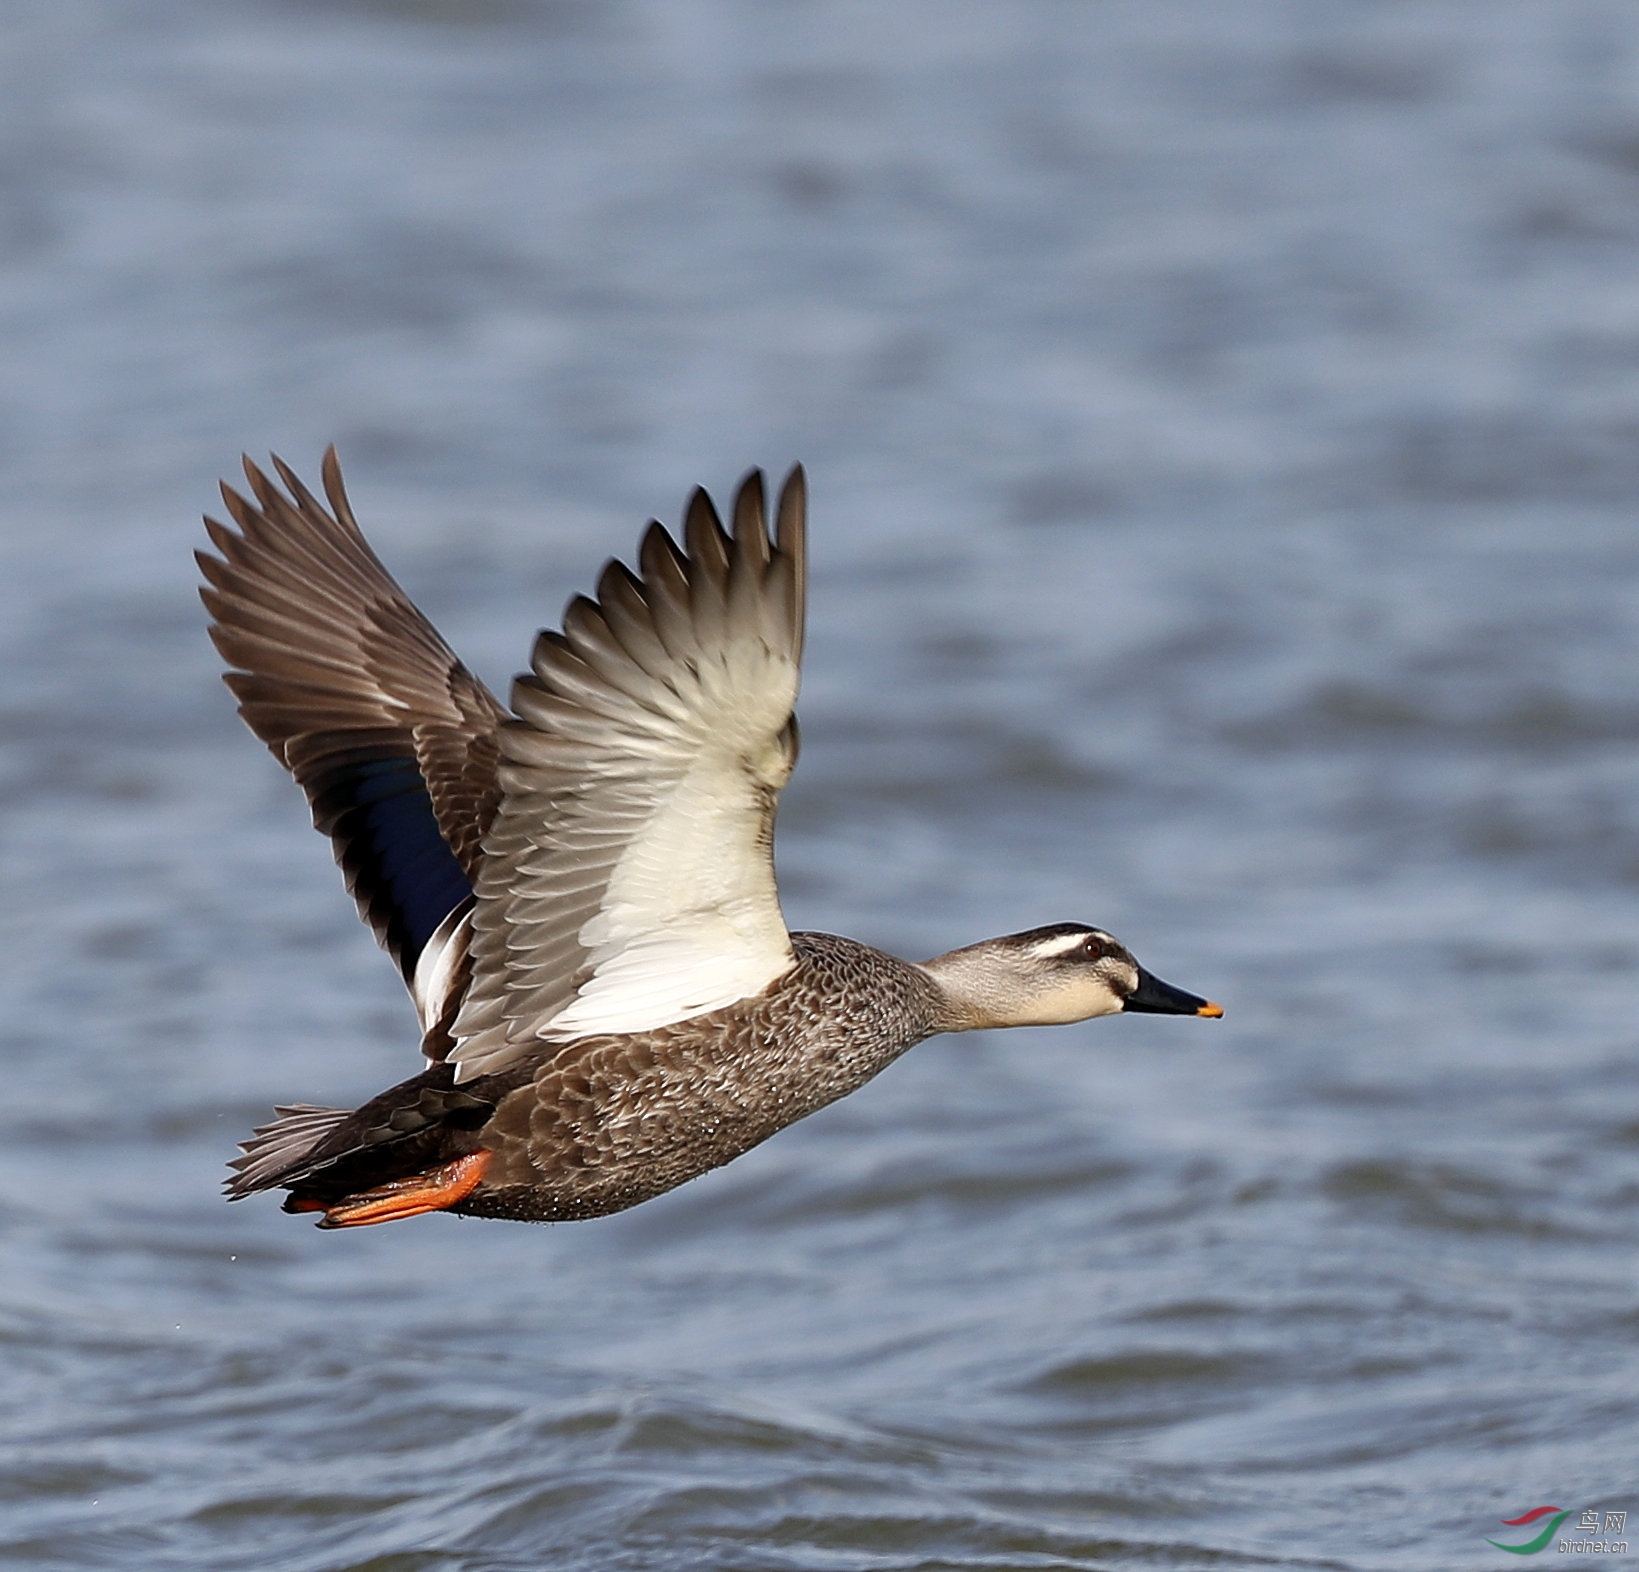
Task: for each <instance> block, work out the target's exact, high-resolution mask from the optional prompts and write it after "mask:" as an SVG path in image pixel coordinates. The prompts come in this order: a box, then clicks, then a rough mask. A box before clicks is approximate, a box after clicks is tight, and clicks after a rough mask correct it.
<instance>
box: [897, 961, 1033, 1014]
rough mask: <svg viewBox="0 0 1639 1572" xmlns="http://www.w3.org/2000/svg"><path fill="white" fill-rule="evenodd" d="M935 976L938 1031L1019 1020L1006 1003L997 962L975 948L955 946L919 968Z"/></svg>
mask: <svg viewBox="0 0 1639 1572" xmlns="http://www.w3.org/2000/svg"><path fill="white" fill-rule="evenodd" d="M917 970H918V971H920V972H922V973H924V974H925V975H926V976H928V977H929V978H931V979H932V981H933V985H934V994H935V1000H934V1012H935V1017H936V1019H937V1021H938V1024H937V1025H936V1026H935V1027H934V1028H933V1029H934V1031H936V1032H976V1031H984V1030H986V1029H988V1028H991V1027H997V1026H1011V1025H1013V1024H1015V1021H1014V1017H1013V1015H1012V1014H1011V1012H1009V1011H1007V1010H1006V1009H1005V1008H1004V1006H1005V1005H1006V1004H1007V1003H1008V1002H1009V1001H1005V1000H1004V999H1003V998H1002V997H1001V990H1000V989H999V987H998V986H997V978H996V971H995V968H994V966H990V965H987V964H986V962H985V959H984V957H983V956H982V955H981V954H979V953H976V952H975V951H974V950H952V951H950V952H949V953H948V954H946V955H936V956H934V958H933V959H932V960H931V961H923V962H922V964H921V965H920V966H919V967H918V968H917Z"/></svg>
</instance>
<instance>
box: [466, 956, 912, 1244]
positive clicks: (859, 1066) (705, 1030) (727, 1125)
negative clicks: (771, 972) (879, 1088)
mask: <svg viewBox="0 0 1639 1572" xmlns="http://www.w3.org/2000/svg"><path fill="white" fill-rule="evenodd" d="M792 948H793V949H794V950H795V952H796V955H797V964H796V966H795V967H793V968H792V970H791V971H789V972H787V973H786V974H785V975H784V976H783V977H781V978H779V979H778V980H777V981H776V982H775V984H774V985H773V986H772V987H771V988H770V989H769V991H768V992H767V993H765V994H763V995H761V996H759V997H758V998H756V999H750V1000H741V1001H740V1002H739V1003H737V1004H733V1005H730V1006H729V1007H728V1008H727V1009H723V1010H719V1011H716V1012H714V1013H713V1014H711V1015H704V1016H699V1017H697V1018H696V1019H694V1020H691V1021H682V1022H679V1023H678V1024H676V1025H674V1026H667V1027H662V1028H659V1029H657V1030H655V1031H651V1032H643V1033H638V1034H634V1035H630V1036H621V1037H587V1038H582V1039H580V1040H579V1041H577V1042H574V1043H571V1044H569V1045H567V1046H566V1047H565V1048H563V1049H562V1050H561V1051H560V1052H558V1053H557V1054H556V1055H554V1056H553V1057H552V1058H551V1059H549V1060H548V1061H546V1062H545V1063H543V1064H542V1065H541V1067H540V1068H539V1069H538V1070H537V1071H536V1073H535V1076H534V1079H533V1080H532V1081H531V1082H530V1083H528V1084H527V1085H524V1086H521V1087H519V1088H518V1089H517V1090H516V1091H514V1092H513V1093H511V1094H510V1095H509V1096H508V1097H506V1098H505V1100H504V1101H503V1102H502V1103H501V1105H500V1107H499V1108H498V1109H497V1110H496V1113H495V1116H494V1118H492V1119H491V1120H490V1122H489V1123H488V1124H487V1125H486V1126H485V1127H484V1129H483V1130H482V1131H481V1132H480V1134H479V1141H480V1144H481V1145H483V1146H484V1147H486V1148H488V1149H489V1150H491V1151H493V1152H494V1154H495V1156H494V1160H493V1162H492V1164H491V1167H490V1170H489V1172H488V1174H487V1175H486V1176H485V1180H484V1183H483V1185H482V1186H480V1188H479V1189H478V1190H476V1191H474V1192H473V1194H472V1195H471V1196H470V1197H468V1198H467V1200H466V1201H464V1202H463V1203H461V1204H460V1205H459V1206H458V1207H456V1208H455V1210H457V1211H462V1212H468V1213H472V1214H474V1215H478V1216H489V1217H514V1218H530V1219H537V1220H540V1221H552V1220H567V1219H570V1218H576V1217H595V1216H599V1215H601V1214H603V1213H606V1212H616V1211H620V1210H621V1209H623V1208H624V1207H628V1206H634V1205H636V1204H637V1203H638V1202H639V1201H645V1200H647V1199H649V1198H650V1197H651V1196H655V1195H659V1194H660V1193H661V1192H663V1191H665V1190H670V1189H672V1188H673V1187H674V1186H676V1185H679V1184H682V1183H683V1182H684V1181H685V1180H688V1179H693V1178H695V1177H696V1176H697V1175H699V1174H702V1173H705V1172H706V1171H707V1170H708V1169H712V1168H716V1167H719V1166H720V1165H722V1164H723V1163H726V1162H728V1161H729V1160H730V1159H732V1158H735V1157H738V1156H739V1155H740V1153H741V1152H744V1151H746V1150H748V1149H749V1148H751V1147H753V1146H755V1145H756V1144H757V1143H758V1142H759V1141H763V1140H766V1139H767V1138H768V1137H769V1136H771V1135H773V1134H774V1132H775V1131H776V1130H781V1129H783V1128H784V1127H785V1126H786V1125H788V1124H791V1123H792V1122H793V1121H795V1120H797V1119H800V1118H802V1117H803V1116H804V1115H805V1114H810V1113H812V1112H814V1110H815V1109H817V1108H823V1107H824V1106H825V1105H826V1104H827V1103H830V1102H834V1101H835V1100H836V1099H837V1098H839V1097H843V1096H846V1095H847V1094H848V1093H849V1092H851V1091H853V1090H855V1089H856V1088H857V1087H859V1086H861V1085H863V1084H864V1083H865V1082H866V1081H868V1080H869V1079H870V1078H871V1077H872V1076H873V1075H875V1074H876V1073H877V1072H878V1071H879V1070H881V1069H883V1068H884V1067H885V1066H886V1065H888V1064H889V1063H891V1062H892V1061H893V1060H894V1059H895V1058H897V1057H898V1055H899V1054H901V1053H903V1052H904V1051H905V1049H907V1048H909V1047H911V1046H912V1044H914V1043H917V1042H920V1041H921V1040H922V1039H923V1038H924V1037H926V1036H928V1035H930V1034H931V1033H932V1032H933V1031H934V1030H935V1029H936V1026H935V1023H936V1021H937V1020H938V1006H939V1001H938V999H937V995H936V993H935V990H934V986H933V984H932V982H931V981H930V980H929V979H928V977H927V976H926V974H925V973H923V972H922V971H920V970H919V969H918V968H916V967H914V966H910V965H908V964H907V963H906V962H904V961H900V960H897V959H895V958H894V957H893V956H891V955H886V954H884V953H883V952H882V951H880V950H873V949H871V948H870V947H869V946H868V945H863V944H857V943H855V942H854V941H853V940H851V939H841V938H837V937H834V936H833V935H830V934H808V933H799V934H793V935H792Z"/></svg>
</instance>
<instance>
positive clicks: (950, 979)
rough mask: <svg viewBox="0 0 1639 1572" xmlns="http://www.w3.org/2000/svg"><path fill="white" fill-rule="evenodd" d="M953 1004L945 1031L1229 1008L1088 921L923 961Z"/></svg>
mask: <svg viewBox="0 0 1639 1572" xmlns="http://www.w3.org/2000/svg"><path fill="white" fill-rule="evenodd" d="M922 969H923V971H925V972H927V973H928V974H929V975H930V976H931V977H932V978H933V980H934V981H935V982H936V983H937V984H938V985H939V988H940V990H941V992H942V993H943V994H944V996H945V999H946V1001H947V1003H948V1005H949V1008H950V1019H951V1022H952V1024H951V1025H949V1026H947V1027H946V1028H945V1030H947V1031H968V1030H973V1029H976V1028H983V1027H995V1026H1065V1025H1068V1024H1069V1023H1070V1022H1072V1021H1087V1020H1091V1019H1092V1018H1093V1017H1094V1016H1095V1015H1119V1014H1121V1013H1122V1012H1124V1011H1125V1012H1127V1013H1129V1014H1134V1015H1139V1014H1143V1015H1206V1016H1219V1015H1222V1014H1223V1013H1224V1012H1223V1010H1222V1009H1221V1008H1220V1007H1219V1006H1218V1005H1216V1004H1213V1003H1212V1002H1211V1000H1209V999H1202V998H1199V997H1198V996H1197V995H1195V994H1193V993H1185V992H1184V990H1183V989H1182V988H1174V987H1173V986H1172V984H1171V983H1164V982H1162V981H1161V979H1160V978H1159V977H1156V976H1153V975H1152V974H1151V973H1149V972H1147V971H1145V970H1144V968H1143V967H1142V966H1140V965H1139V964H1138V962H1137V961H1135V960H1134V959H1133V957H1132V952H1131V951H1130V950H1129V949H1128V948H1127V947H1126V945H1124V944H1122V943H1121V941H1120V940H1119V939H1115V938H1112V937H1111V935H1109V934H1107V933H1105V932H1104V930H1103V929H1102V928H1089V927H1088V926H1087V925H1086V924H1085V923H1079V922H1059V923H1053V924H1052V925H1051V926H1049V927H1046V928H1032V929H1030V930H1029V931H1028V932H1027V933H1010V934H1007V935H1005V936H1004V937H1002V938H1000V939H986V940H984V941H983V943H980V944H970V945H968V946H967V948H966V949H962V950H951V951H950V952H949V953H947V954H945V955H938V956H935V957H934V958H933V959H932V960H931V961H924V962H923V963H922Z"/></svg>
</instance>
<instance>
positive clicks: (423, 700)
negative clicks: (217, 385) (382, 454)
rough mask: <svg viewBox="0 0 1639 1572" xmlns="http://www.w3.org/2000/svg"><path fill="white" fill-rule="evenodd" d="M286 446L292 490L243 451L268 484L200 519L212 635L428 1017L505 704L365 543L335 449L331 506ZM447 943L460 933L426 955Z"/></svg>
mask: <svg viewBox="0 0 1639 1572" xmlns="http://www.w3.org/2000/svg"><path fill="white" fill-rule="evenodd" d="M273 462H274V466H275V468H276V469H277V470H278V473H279V478H280V479H281V480H282V481H283V482H284V485H285V488H286V491H288V493H289V495H288V496H286V495H285V494H284V493H281V492H280V491H279V489H278V488H277V487H276V486H274V484H273V483H272V482H271V481H270V480H269V479H268V478H267V476H266V475H264V474H263V473H262V472H261V470H259V469H257V467H256V466H255V465H254V464H252V463H251V462H250V461H249V460H248V459H247V460H246V461H245V475H246V477H247V478H248V480H249V482H250V489H251V491H252V493H253V494H254V496H255V501H254V502H252V501H249V500H247V499H246V498H244V497H242V496H240V495H239V494H238V493H237V492H235V491H232V490H230V489H229V488H228V487H227V486H223V488H222V497H223V500H224V501H225V502H226V504H227V508H228V512H229V513H230V514H231V515H232V517H233V520H234V522H235V523H236V524H237V525H238V526H239V533H237V534H236V533H234V531H233V530H231V529H229V528H227V527H226V526H225V525H223V524H219V523H217V522H216V521H215V520H214V519H210V518H207V519H206V520H205V527H206V529H207V530H208V531H209V533H210V538H211V543H212V544H213V545H214V546H215V547H216V549H217V551H218V552H219V553H220V554H221V555H220V556H211V555H210V554H209V553H207V552H200V553H198V560H199V566H200V569H201V571H202V572H203V573H204V575H205V578H206V580H207V581H208V582H207V585H206V587H205V588H203V589H202V590H201V591H200V595H201V597H202V598H203V600H204V602H205V605H206V607H207V609H208V610H209V611H210V614H211V617H212V619H213V622H212V626H211V630H210V632H211V638H212V640H213V641H214V642H215V644H216V647H217V649H218V650H219V651H221V654H222V658H223V659H224V660H225V661H226V662H227V663H228V665H229V666H231V667H232V668H233V670H231V671H230V672H228V673H227V676H226V679H225V680H226V682H227V684H228V687H229V688H231V689H232V690H233V694H234V697H235V698H237V699H238V700H239V713H240V714H241V715H242V716H244V718H245V721H246V723H247V724H248V725H249V727H250V729H251V730H252V731H253V732H255V733H256V735H257V736H258V737H260V738H261V739H262V741H263V742H265V743H266V744H267V745H268V747H269V748H270V749H271V750H272V752H273V755H274V757H275V758H277V759H278V760H279V761H280V762H281V763H282V764H284V765H285V766H286V768H288V769H289V770H290V772H291V773H292V774H293V775H294V776H295V777H296V779H297V780H298V781H299V782H300V783H301V785H302V787H303V789H304V790H305V791H306V792H307V796H308V801H309V802H310V803H311V805H312V808H313V822H314V824H315V825H316V826H317V827H318V828H319V829H320V830H322V831H324V832H325V833H326V834H327V835H329V836H330V837H331V839H332V841H333V842H334V844H335V849H336V861H337V862H338V863H340V864H341V867H342V870H343V872H344V873H345V875H346V878H347V887H348V889H349V890H350V891H351V892H352V895H353V897H354V899H355V900H356V901H357V902H358V907H359V914H360V915H361V916H362V917H363V918H364V919H365V921H366V922H368V923H369V924H370V926H371V927H372V928H374V929H375V931H376V935H377V937H378V938H379V939H380V940H381V943H382V945H383V946H384V948H386V949H387V950H388V951H389V952H391V954H392V955H393V957H394V959H395V960H397V962H398V964H399V967H400V969H401V970H402V972H403V974H404V978H405V981H406V982H407V983H409V984H410V986H411V991H412V993H414V994H415V995H416V1001H417V1004H418V1006H420V1007H421V1009H422V1015H423V1024H424V1025H429V1026H430V1025H431V1024H432V1021H431V1020H429V1019H428V1016H429V1013H430V1014H431V1015H432V1016H434V1017H436V1015H437V1014H438V1012H439V1010H440V1009H441V1008H442V1005H443V1002H444V1001H443V998H442V993H443V992H447V990H448V986H449V979H448V977H447V976H441V977H440V979H439V983H438V987H437V989H436V990H435V991H436V992H437V993H438V994H439V996H438V997H436V998H435V997H429V996H428V990H427V988H426V987H418V986H417V984H416V981H415V974H416V962H417V960H418V959H420V957H421V955H422V952H423V951H424V950H427V949H428V945H429V941H431V940H432V939H433V937H434V935H435V934H437V933H438V930H439V928H440V926H441V925H442V924H444V923H445V921H446V919H450V918H451V917H452V914H453V913H454V912H455V911H456V910H457V909H458V908H460V907H461V906H462V905H463V903H465V902H467V901H469V900H470V898H471V895H472V884H473V880H474V878H475V876H476V873H477V869H478V864H479V860H480V858H481V855H482V854H481V852H480V843H481V841H482V839H483V835H484V832H485V830H487V829H488V828H489V825H490V821H491V820H492V819H493V818H494V816H495V810H496V807H497V805H498V803H499V801H500V787H499V784H498V783H497V781H496V774H495V771H496V762H497V758H498V754H497V747H496V734H497V731H498V729H499V727H500V724H501V722H502V720H503V719H504V718H505V714H506V712H505V711H504V710H503V709H502V707H501V705H500V704H499V703H498V702H497V701H496V699H495V697H494V696H493V695H492V694H491V693H490V692H489V690H488V689H487V688H486V687H485V686H484V685H483V684H482V683H481V682H479V681H478V679H477V678H476V677H474V676H473V675H472V673H471V672H469V671H468V670H467V669H466V667H465V666H463V665H462V664H461V662H460V661H458V660H457V659H456V658H455V656H454V655H453V654H452V653H451V651H450V648H449V646H448V645H447V644H445V643H444V641H443V639H441V638H440V637H439V636H438V634H437V632H436V631H435V630H434V628H433V626H432V624H431V623H429V622H428V621H427V619H426V618H425V617H424V616H422V614H421V613H420V612H419V611H418V610H416V608H415V606H414V605H413V604H412V603H411V601H410V599H409V597H408V596H406V595H405V593H404V591H403V590H401V589H400V588H399V587H398V585H397V584H396V583H395V582H394V581H393V578H392V576H391V575H390V574H389V573H388V572H387V570H386V569H385V568H384V567H383V566H382V565H381V563H380V561H379V560H378V559H377V557H376V554H375V553H374V552H373V551H371V549H370V548H369V546H368V545H366V544H365V541H364V537H363V535H361V534H360V533H359V528H358V525H357V524H356V523H355V522H354V519H353V513H352V509H351V508H350V507H349V506H348V504H347V494H346V492H345V491H344V490H343V489H342V479H341V468H340V465H339V464H338V463H337V461H336V452H335V449H334V448H331V449H329V450H328V451H327V452H326V453H325V456H324V466H323V476H324V490H325V495H326V497H327V498H328V499H329V502H330V506H329V508H328V509H326V508H325V507H324V506H323V505H322V504H321V503H320V502H319V501H318V500H317V499H316V498H315V497H314V496H313V495H312V493H311V492H309V491H308V490H307V488H306V487H305V486H303V485H302V483H301V481H299V480H298V479H297V478H296V476H295V475H294V474H292V473H291V471H290V469H289V468H288V467H287V466H286V465H284V464H282V463H281V462H280V461H279V460H278V459H274V461H273ZM441 937H442V936H441ZM440 948H441V949H443V950H448V949H450V948H451V947H450V946H449V945H447V944H445V945H441V946H440V947H435V953H432V954H429V956H428V959H429V961H435V960H437V959H438V954H437V953H436V952H437V950H438V949H440ZM433 969H434V970H441V971H442V972H448V970H449V966H448V964H446V965H445V966H444V967H442V968H436V967H435V968H433Z"/></svg>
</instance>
